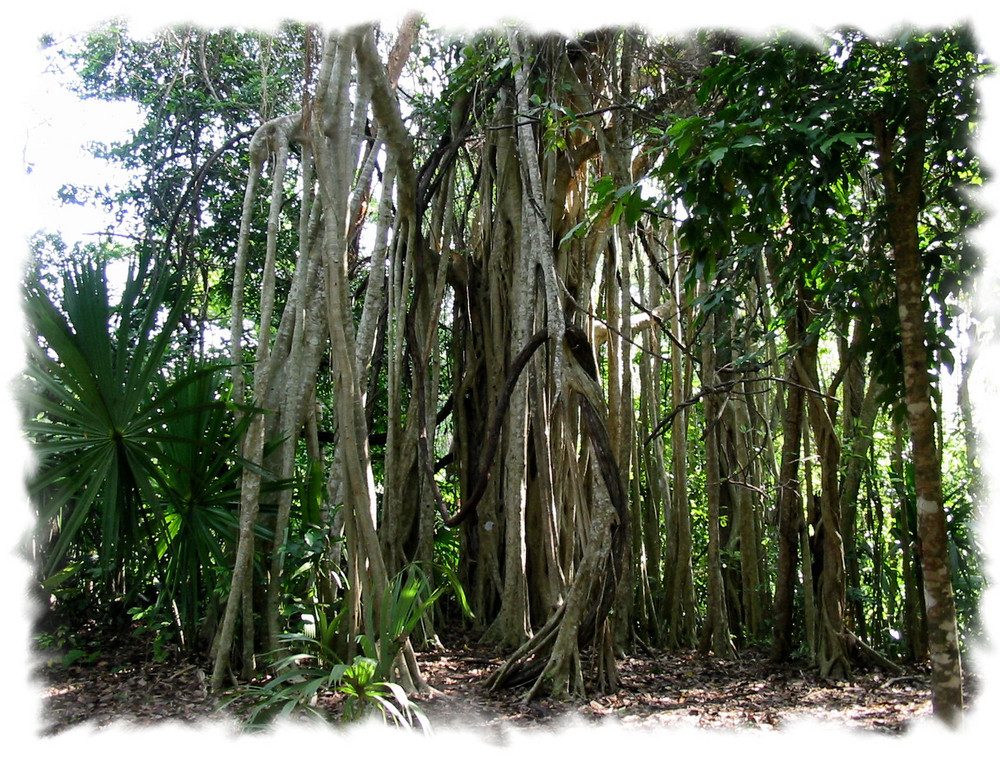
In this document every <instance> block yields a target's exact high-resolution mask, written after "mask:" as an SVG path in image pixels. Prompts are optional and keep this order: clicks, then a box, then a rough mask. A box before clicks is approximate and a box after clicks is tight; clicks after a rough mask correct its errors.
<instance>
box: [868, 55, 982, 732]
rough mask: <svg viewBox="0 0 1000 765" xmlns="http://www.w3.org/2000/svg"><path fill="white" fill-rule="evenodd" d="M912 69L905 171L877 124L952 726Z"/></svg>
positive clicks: (936, 675) (947, 569)
mask: <svg viewBox="0 0 1000 765" xmlns="http://www.w3.org/2000/svg"><path fill="white" fill-rule="evenodd" d="M914 53H915V55H914V56H913V58H911V60H910V61H909V62H908V63H907V65H906V71H907V84H908V86H909V93H908V99H909V101H908V115H907V121H906V126H905V129H904V131H905V133H904V141H905V145H906V155H905V158H904V160H903V165H902V169H901V172H900V173H897V166H896V164H895V162H896V158H895V157H894V156H893V155H892V140H893V139H894V138H895V136H891V137H890V136H889V135H888V134H887V132H886V126H885V124H884V123H878V124H876V126H875V127H876V131H875V133H876V145H877V148H878V150H879V157H880V166H881V169H882V180H883V184H884V186H885V190H886V198H887V201H888V221H889V235H890V239H891V242H892V249H893V254H894V256H895V265H896V296H897V299H898V303H899V325H900V334H901V341H902V349H903V380H904V384H905V388H906V411H907V422H908V424H909V428H910V441H911V446H912V449H913V482H914V486H915V489H916V494H917V531H918V534H919V537H920V545H921V556H920V558H921V567H922V569H923V575H924V591H925V599H926V602H927V642H928V647H929V649H930V654H931V668H932V688H933V693H932V699H933V706H934V714H935V715H936V716H938V717H939V718H941V719H942V720H944V721H945V722H946V723H948V724H950V725H957V724H958V723H959V722H960V721H961V719H962V704H963V696H962V660H961V654H960V651H959V645H958V627H957V623H956V615H955V597H954V593H953V591H952V584H951V566H950V563H949V560H948V529H947V524H946V522H945V513H944V504H943V501H942V492H941V460H940V455H939V454H938V450H937V444H936V441H935V426H936V424H937V415H936V414H935V412H934V408H933V400H932V396H931V381H930V375H929V373H928V368H927V365H928V349H927V340H926V332H925V329H924V317H925V316H926V307H925V305H924V275H923V266H922V261H921V252H920V240H919V236H918V232H917V218H918V215H919V212H920V196H921V190H922V186H923V170H924V160H925V157H924V146H925V141H926V138H925V135H926V130H927V118H928V95H929V92H930V82H929V76H928V71H927V62H926V60H925V59H923V58H922V57H921V52H920V51H915V52H914Z"/></svg>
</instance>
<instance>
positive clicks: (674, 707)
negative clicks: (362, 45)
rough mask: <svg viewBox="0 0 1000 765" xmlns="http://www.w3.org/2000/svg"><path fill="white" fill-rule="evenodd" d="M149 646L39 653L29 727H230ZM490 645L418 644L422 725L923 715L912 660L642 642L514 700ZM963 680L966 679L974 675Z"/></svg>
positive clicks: (924, 689) (875, 720) (185, 662)
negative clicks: (36, 699)
mask: <svg viewBox="0 0 1000 765" xmlns="http://www.w3.org/2000/svg"><path fill="white" fill-rule="evenodd" d="M151 654H152V652H151V650H150V649H149V647H148V646H143V645H142V644H141V643H139V642H136V641H134V640H127V639H121V640H110V641H107V642H105V643H104V644H103V646H102V649H101V652H100V655H99V656H97V657H94V656H91V657H88V658H89V659H90V661H89V663H86V664H71V665H69V666H68V667H64V666H63V662H62V661H61V660H60V659H59V658H58V657H55V656H49V657H47V658H46V657H39V661H40V664H39V667H38V669H37V670H36V672H35V676H36V681H37V683H38V685H37V688H38V692H39V693H40V694H41V696H42V709H43V719H42V720H40V721H39V733H40V734H41V735H43V736H53V735H58V734H59V733H61V732H63V731H66V730H69V729H72V728H74V727H76V726H80V725H88V726H90V727H91V728H96V729H101V728H103V727H106V726H108V725H110V724H112V723H130V724H134V725H139V726H145V725H151V724H155V723H157V722H161V721H173V722H176V721H185V722H189V723H193V724H194V723H205V722H219V721H229V722H232V723H233V724H234V726H235V725H236V724H237V722H238V718H239V712H238V709H239V705H238V704H236V705H233V706H231V707H229V708H228V709H224V710H222V711H219V706H220V699H219V698H217V697H214V696H212V695H210V694H209V693H208V689H207V677H206V676H207V674H208V673H209V672H210V665H209V664H208V662H207V660H200V661H195V660H192V659H191V658H190V657H184V656H173V655H172V656H167V657H166V658H163V657H160V658H161V660H160V661H154V660H153V656H152V655H151ZM495 654H496V652H495V651H492V650H490V649H489V648H488V647H484V646H481V645H478V644H476V643H474V642H470V643H465V642H462V641H461V640H460V639H459V640H457V641H453V642H452V644H451V645H449V646H448V647H447V648H443V649H437V650H431V651H423V652H420V653H418V657H419V659H420V665H421V669H422V670H423V672H424V673H425V676H426V678H427V679H428V681H429V682H430V684H431V685H432V686H433V687H434V688H435V689H436V690H437V691H438V693H437V694H435V695H434V696H432V697H416V698H415V699H414V700H415V701H416V703H417V704H418V706H419V708H420V709H421V711H422V712H423V713H424V715H425V716H426V717H427V718H428V719H429V720H430V723H431V726H432V731H433V730H438V729H448V728H455V727H461V728H462V729H463V730H467V731H468V730H474V731H477V732H480V733H482V734H483V736H484V737H486V738H496V737H498V736H499V737H502V736H503V735H504V731H508V730H518V731H523V730H530V729H545V728H546V727H556V726H558V725H559V724H560V723H562V722H566V721H567V720H572V721H574V722H581V721H583V722H609V721H611V722H613V724H615V725H617V726H621V727H624V728H626V729H653V730H658V729H665V728H669V727H683V728H686V729H689V728H692V727H695V728H714V729H739V730H747V729H758V730H781V729H782V728H783V727H785V726H788V725H791V724H793V723H797V722H803V721H821V722H829V723H834V724H837V725H841V726H843V727H844V728H846V729H849V730H851V731H878V732H883V733H885V734H889V735H895V734H900V733H903V732H905V731H906V729H907V727H908V726H910V725H911V724H912V723H914V722H915V721H917V720H920V719H921V718H926V717H929V716H930V714H931V706H930V678H929V673H928V671H927V669H926V668H923V667H917V668H908V669H907V670H906V672H907V674H905V675H902V676H890V675H886V674H885V673H882V672H879V671H873V670H871V671H866V672H862V671H859V672H858V673H856V674H855V676H854V677H853V678H851V679H850V680H845V681H837V682H834V681H825V680H822V679H821V678H819V677H818V675H817V674H816V673H815V671H813V670H811V669H809V668H808V667H807V666H806V664H805V663H804V662H798V663H793V664H790V665H781V666H778V665H774V664H772V663H770V662H769V661H768V660H767V657H766V656H765V655H764V654H762V653H759V652H754V651H745V652H743V653H742V654H741V655H740V656H739V658H737V659H736V660H733V661H722V660H718V659H715V658H713V657H711V656H703V655H700V654H698V653H696V652H693V651H673V652H659V651H645V652H640V653H639V654H638V655H636V656H634V657H631V658H627V659H624V660H621V661H620V662H619V664H618V668H619V675H620V684H619V688H618V690H617V691H616V692H614V693H604V694H592V695H591V696H590V698H588V699H586V700H581V701H575V702H557V701H553V700H550V699H544V698H543V699H539V700H537V701H533V702H532V703H531V704H525V703H524V701H523V698H524V691H525V689H523V688H522V689H515V690H506V691H500V692H489V691H487V690H486V689H485V688H484V687H483V682H482V681H483V680H484V678H486V677H487V676H488V675H489V673H490V672H491V671H493V670H494V669H495V668H496V667H498V666H500V664H501V663H502V660H501V659H498V658H496V656H495ZM969 685H970V688H974V678H970V683H969ZM969 695H970V696H972V695H973V694H971V693H970V694H969ZM318 704H319V705H320V706H322V707H325V708H326V709H328V710H329V711H330V712H331V717H333V718H334V719H336V717H337V713H338V710H339V708H340V706H341V704H342V699H340V698H338V697H337V695H336V694H327V695H326V696H323V697H320V698H319V699H318ZM234 710H237V711H234Z"/></svg>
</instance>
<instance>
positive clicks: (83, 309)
mask: <svg viewBox="0 0 1000 765" xmlns="http://www.w3.org/2000/svg"><path fill="white" fill-rule="evenodd" d="M170 297H173V301H172V302H171V303H170V304H169V305H168V304H167V303H168V299H169V298H170ZM187 297H188V293H187V292H186V291H185V290H184V289H181V288H179V287H178V286H177V284H176V279H174V278H172V277H170V276H168V275H165V274H164V273H163V272H157V273H153V272H152V268H151V263H150V261H149V260H148V259H141V260H139V261H138V263H135V264H133V266H132V267H131V268H130V270H129V274H128V277H127V280H126V283H125V285H124V289H123V291H122V294H121V297H120V299H119V301H118V304H117V306H113V305H112V301H111V299H110V295H109V290H108V281H107V278H106V274H105V269H104V266H103V265H102V264H101V263H99V262H97V261H96V260H95V259H93V258H89V259H85V260H83V261H82V262H79V263H76V264H73V265H71V266H70V268H69V270H68V272H67V273H66V274H65V276H64V277H63V279H62V284H61V295H60V298H59V300H58V301H57V302H58V305H57V304H56V301H53V299H52V297H50V295H49V294H48V293H47V292H46V290H45V289H44V288H43V286H42V284H41V280H40V279H38V278H34V279H29V280H28V283H26V285H25V314H26V317H27V319H28V322H29V325H30V327H31V330H32V332H33V340H34V342H31V343H29V358H28V364H27V368H26V375H25V376H26V381H25V385H24V388H23V392H22V401H23V403H24V405H25V407H26V412H25V422H24V429H25V431H26V432H27V434H28V436H29V439H30V440H31V442H32V445H33V447H34V452H35V455H36V457H37V460H38V469H37V471H36V472H35V474H34V475H33V476H32V477H31V479H30V480H29V493H30V496H31V497H32V499H33V500H34V503H35V506H36V511H37V516H38V534H37V536H36V543H37V544H38V545H39V547H40V549H41V553H40V558H41V563H42V565H41V575H42V577H43V579H45V580H48V581H50V582H51V581H58V580H60V579H63V578H65V574H64V573H61V572H65V571H66V570H67V568H69V567H70V564H71V563H72V559H73V558H74V557H76V558H77V559H84V558H87V557H89V558H92V559H94V560H96V562H97V566H96V570H95V569H92V570H91V573H92V576H94V578H95V579H96V581H94V582H92V583H91V584H92V586H94V587H96V588H98V589H99V590H100V591H101V592H103V594H104V595H105V597H106V598H107V599H108V600H109V601H110V600H115V599H121V600H122V601H124V602H123V603H122V604H121V605H122V606H123V607H127V606H128V605H131V604H132V603H133V602H134V601H135V596H136V595H137V593H138V591H139V589H140V587H141V586H143V585H145V584H147V583H148V582H150V581H151V580H152V578H153V576H154V575H155V576H158V577H159V580H160V582H161V583H167V584H170V582H171V580H172V581H173V582H174V583H176V582H177V581H178V580H179V579H180V578H181V568H183V569H184V570H185V571H188V572H190V571H192V570H195V569H197V568H198V566H197V565H196V564H195V559H197V560H198V561H199V562H207V560H211V559H212V558H217V557H219V555H220V551H219V549H218V544H217V542H216V539H217V537H218V536H219V535H224V534H225V532H226V529H227V528H228V526H229V525H230V521H229V519H228V518H227V517H226V516H227V511H226V509H225V507H226V496H227V495H226V490H225V489H224V488H223V487H224V486H225V485H226V482H227V480H228V479H229V478H230V477H231V476H230V474H229V473H228V472H227V471H226V470H225V469H222V462H223V461H224V452H225V451H226V450H228V449H229V448H230V447H231V446H232V445H233V444H234V441H233V440H232V439H233V438H235V435H231V436H229V437H227V436H225V435H224V433H225V431H226V430H227V429H228V428H229V427H230V423H229V422H228V420H227V418H229V417H230V414H229V412H228V411H227V409H228V407H227V404H226V402H225V400H224V399H223V398H222V397H220V396H219V395H217V393H216V390H217V387H216V386H217V383H218V379H217V369H218V368H217V367H211V366H200V367H199V366H194V367H190V368H182V367H180V366H179V365H178V364H177V363H176V361H175V359H174V358H173V349H172V344H171V339H172V335H173V332H174V330H175V329H176V327H177V326H178V323H179V321H180V319H181V317H182V314H183V311H184V310H185V308H186V303H187V300H186V299H187ZM213 470H214V471H216V472H214V473H213V472H207V471H213ZM198 474H201V475H208V476H218V477H217V478H214V479H210V480H212V481H214V483H212V484H210V485H206V484H202V485H201V486H200V488H199V491H198V492H195V491H193V490H192V489H193V487H194V486H195V485H196V484H197V482H198V479H197V478H196V476H197V475H198ZM196 494H197V495H198V497H197V498H196ZM207 494H214V497H213V500H212V501H211V502H208V501H206V500H205V497H206V495H207ZM164 500H166V501H164ZM194 504H198V505H199V507H200V508H202V509H203V510H204V512H201V513H199V514H197V517H196V516H195V515H194V514H192V513H191V512H189V511H190V509H191V507H192V506H193V505H194ZM168 548H169V549H172V550H173V551H174V552H176V553H179V558H178V559H177V560H174V559H173V558H171V559H170V563H169V564H167V565H168V567H167V569H166V570H164V569H163V566H162V565H161V561H162V560H163V559H164V555H165V553H166V551H167V550H168ZM206 559H207V560H206Z"/></svg>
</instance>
